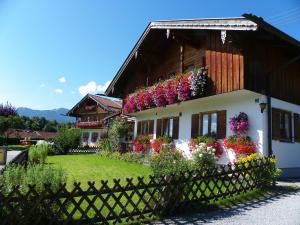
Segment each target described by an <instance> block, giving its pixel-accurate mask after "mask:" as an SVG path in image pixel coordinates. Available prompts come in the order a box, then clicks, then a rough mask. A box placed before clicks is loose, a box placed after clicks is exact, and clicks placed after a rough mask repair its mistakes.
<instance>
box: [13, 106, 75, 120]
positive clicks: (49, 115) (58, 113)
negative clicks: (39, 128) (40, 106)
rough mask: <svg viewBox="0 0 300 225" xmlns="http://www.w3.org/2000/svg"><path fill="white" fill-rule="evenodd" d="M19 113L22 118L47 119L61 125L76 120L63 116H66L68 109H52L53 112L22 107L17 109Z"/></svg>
mask: <svg viewBox="0 0 300 225" xmlns="http://www.w3.org/2000/svg"><path fill="white" fill-rule="evenodd" d="M17 111H18V114H19V115H20V116H28V117H33V116H39V117H45V118H46V119H47V120H56V121H57V122H59V123H62V122H74V121H75V118H73V117H68V116H63V115H66V114H67V112H68V111H69V110H68V109H65V108H59V109H52V110H35V109H30V108H26V107H20V108H18V109H17Z"/></svg>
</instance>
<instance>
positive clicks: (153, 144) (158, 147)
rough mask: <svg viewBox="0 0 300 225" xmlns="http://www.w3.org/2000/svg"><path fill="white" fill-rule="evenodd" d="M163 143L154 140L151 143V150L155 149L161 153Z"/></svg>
mask: <svg viewBox="0 0 300 225" xmlns="http://www.w3.org/2000/svg"><path fill="white" fill-rule="evenodd" d="M162 145H163V142H162V141H160V140H157V139H156V140H153V141H152V142H151V148H152V149H153V151H154V152H156V153H159V152H160V150H161V148H162Z"/></svg>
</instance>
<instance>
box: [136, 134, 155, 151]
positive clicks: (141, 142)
mask: <svg viewBox="0 0 300 225" xmlns="http://www.w3.org/2000/svg"><path fill="white" fill-rule="evenodd" d="M150 139H151V137H150V136H147V135H140V136H138V137H137V138H136V139H135V140H134V141H133V151H135V152H144V151H147V150H149V148H150Z"/></svg>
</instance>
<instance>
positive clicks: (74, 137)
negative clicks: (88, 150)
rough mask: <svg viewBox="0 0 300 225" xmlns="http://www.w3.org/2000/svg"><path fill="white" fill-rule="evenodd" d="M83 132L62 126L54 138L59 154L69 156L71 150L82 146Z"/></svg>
mask: <svg viewBox="0 0 300 225" xmlns="http://www.w3.org/2000/svg"><path fill="white" fill-rule="evenodd" d="M80 138H81V130H80V129H77V128H68V127H67V126H66V125H64V126H61V127H60V128H59V130H58V134H57V135H56V137H55V138H54V144H55V147H56V149H57V150H58V151H59V153H63V154H67V153H68V152H69V150H70V149H72V148H77V147H78V146H79V144H80Z"/></svg>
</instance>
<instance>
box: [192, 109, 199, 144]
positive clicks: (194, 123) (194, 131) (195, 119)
mask: <svg viewBox="0 0 300 225" xmlns="http://www.w3.org/2000/svg"><path fill="white" fill-rule="evenodd" d="M198 135H199V114H193V115H192V126H191V138H196V137H197V136H198Z"/></svg>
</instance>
